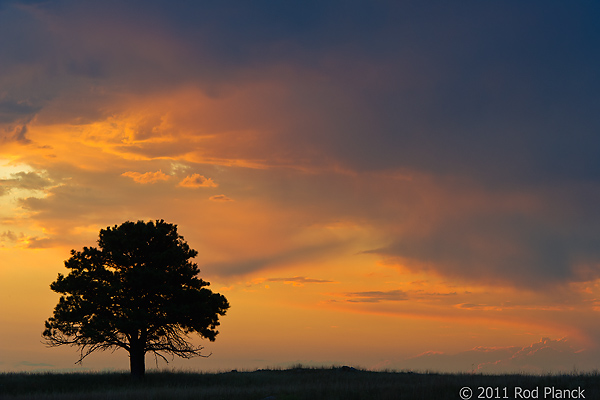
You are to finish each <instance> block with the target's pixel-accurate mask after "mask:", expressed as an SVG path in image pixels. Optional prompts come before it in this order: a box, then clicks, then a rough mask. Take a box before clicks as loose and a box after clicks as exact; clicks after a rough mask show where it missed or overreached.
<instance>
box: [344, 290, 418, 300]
mask: <svg viewBox="0 0 600 400" xmlns="http://www.w3.org/2000/svg"><path fill="white" fill-rule="evenodd" d="M344 296H345V297H347V299H346V301H348V302H351V303H379V302H382V301H403V300H408V295H407V294H406V292H404V291H402V290H388V291H367V292H346V293H344Z"/></svg>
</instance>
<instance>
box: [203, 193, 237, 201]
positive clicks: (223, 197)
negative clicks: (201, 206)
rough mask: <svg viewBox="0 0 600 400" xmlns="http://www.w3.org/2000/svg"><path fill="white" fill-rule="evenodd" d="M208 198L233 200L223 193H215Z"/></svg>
mask: <svg viewBox="0 0 600 400" xmlns="http://www.w3.org/2000/svg"><path fill="white" fill-rule="evenodd" d="M208 199H209V200H212V201H235V200H233V199H232V198H229V197H227V196H225V195H224V194H217V195H215V196H210V197H209V198H208Z"/></svg>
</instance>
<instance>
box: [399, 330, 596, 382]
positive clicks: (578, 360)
mask: <svg viewBox="0 0 600 400" xmlns="http://www.w3.org/2000/svg"><path fill="white" fill-rule="evenodd" d="M596 359H597V358H596V352H595V351H593V350H582V349H578V348H576V347H574V345H573V343H572V342H571V341H570V340H569V339H568V338H561V339H550V338H542V339H541V340H540V341H539V342H536V343H532V344H531V345H528V346H524V347H518V346H511V347H475V348H473V349H471V350H468V351H463V352H460V353H455V354H445V353H443V352H435V351H429V352H425V353H423V354H421V355H418V356H416V357H413V358H409V359H406V360H404V361H403V362H400V363H397V364H396V365H394V367H401V368H408V369H412V370H417V371H426V370H428V371H435V372H456V371H463V372H478V373H483V374H505V373H515V372H516V371H518V372H521V373H530V374H531V373H533V374H544V373H553V374H556V373H569V372H573V371H574V369H575V370H593V369H595V368H596V361H595V360H596Z"/></svg>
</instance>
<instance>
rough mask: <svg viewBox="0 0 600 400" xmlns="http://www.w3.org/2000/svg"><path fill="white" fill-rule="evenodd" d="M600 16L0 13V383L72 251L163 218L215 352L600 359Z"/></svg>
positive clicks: (476, 4)
mask: <svg viewBox="0 0 600 400" xmlns="http://www.w3.org/2000/svg"><path fill="white" fill-rule="evenodd" d="M599 18H600V5H599V4H598V3H597V2H593V1H579V2H563V1H552V0H551V1H548V0H545V1H529V2H520V1H511V0H505V1H496V2H482V1H463V2H444V1H435V0H433V1H428V2H409V1H384V0H381V1H334V0H319V1H311V0H308V1H286V2H277V1H266V0H258V1H253V2H247V1H235V0H231V1H229V0H227V1H178V2H169V1H159V0H146V1H135V0H127V1H113V0H103V1H94V0H92V1H86V2H81V1H74V0H56V1H52V0H48V1H12V0H8V1H7V0H3V1H0V338H1V340H0V371H34V370H80V369H83V370H104V369H127V368H128V357H127V353H126V352H122V351H121V352H120V351H116V352H115V353H114V354H112V353H110V352H107V353H97V354H96V353H95V354H92V355H90V356H89V357H88V358H86V359H85V360H84V362H83V365H81V366H79V365H74V362H75V361H77V359H78V352H77V349H75V348H47V347H46V346H45V345H44V343H43V341H42V337H41V333H42V331H43V324H44V321H45V320H46V319H47V318H48V317H50V316H51V315H52V311H53V309H54V306H55V305H56V303H57V301H58V298H59V295H58V294H56V293H54V292H52V291H51V290H50V288H49V285H50V283H51V282H52V281H54V280H55V279H56V277H57V275H58V273H66V272H68V271H67V270H66V269H65V268H64V261H65V260H66V259H68V258H69V255H70V250H71V249H76V250H81V249H82V248H83V247H84V246H95V245H96V241H97V239H98V233H99V231H100V229H104V228H106V227H108V226H114V225H118V224H121V223H123V222H125V221H137V220H144V221H149V220H157V219H164V220H165V221H167V222H169V223H174V224H177V226H178V231H179V233H180V234H181V235H183V237H184V238H185V240H186V241H187V242H188V244H189V245H190V246H191V247H192V248H193V249H196V250H197V251H198V252H199V254H198V256H197V257H196V259H195V262H196V263H197V264H198V265H199V267H200V269H201V277H202V278H203V279H204V280H207V281H209V282H210V283H211V289H212V290H213V291H216V292H218V293H221V294H223V295H225V296H226V297H227V299H228V300H229V302H230V304H231V308H230V310H229V311H228V313H227V315H226V316H225V317H223V318H222V319H221V326H220V329H219V330H220V333H219V335H218V336H217V340H216V341H215V342H214V343H211V342H208V341H202V340H200V339H198V338H193V342H194V343H196V344H198V345H202V346H204V347H205V351H206V353H207V354H208V353H212V355H211V356H210V357H209V358H196V359H192V360H180V359H173V360H172V361H171V362H170V363H169V364H168V365H167V364H165V363H164V361H161V360H158V361H155V360H154V358H152V357H150V356H148V358H147V364H148V367H149V368H159V369H164V368H175V369H183V370H204V371H222V370H230V369H238V370H243V369H255V368H268V367H285V366H289V365H294V364H298V363H302V364H304V365H327V366H330V365H352V366H356V367H361V368H366V369H373V370H381V369H396V370H417V371H424V370H429V371H447V372H469V371H478V372H486V373H504V372H530V373H548V372H561V371H574V370H577V371H591V370H596V369H598V368H599V367H600V365H599V364H598V360H599V359H600V358H598V356H599V355H600V318H599V317H600V314H599V313H600V297H599V296H600V210H599V208H598V204H600V157H598V149H600V113H599V112H598V106H599V105H600V75H599V74H598V71H599V70H600V52H599V51H598V49H599V48H600V26H599V25H598V23H597V21H598V19H599Z"/></svg>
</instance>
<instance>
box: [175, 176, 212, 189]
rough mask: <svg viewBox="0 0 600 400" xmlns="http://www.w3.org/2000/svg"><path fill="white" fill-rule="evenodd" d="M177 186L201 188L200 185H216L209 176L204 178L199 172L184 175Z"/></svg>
mask: <svg viewBox="0 0 600 400" xmlns="http://www.w3.org/2000/svg"><path fill="white" fill-rule="evenodd" d="M179 186H181V187H186V188H201V187H206V188H208V187H217V186H219V185H217V184H216V183H215V182H213V180H212V179H211V178H206V177H204V176H202V175H200V174H192V175H189V176H186V177H185V178H184V179H183V180H182V181H181V182H179Z"/></svg>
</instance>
